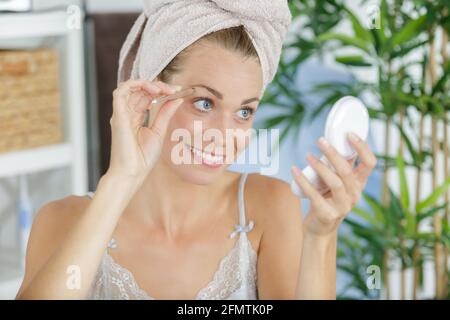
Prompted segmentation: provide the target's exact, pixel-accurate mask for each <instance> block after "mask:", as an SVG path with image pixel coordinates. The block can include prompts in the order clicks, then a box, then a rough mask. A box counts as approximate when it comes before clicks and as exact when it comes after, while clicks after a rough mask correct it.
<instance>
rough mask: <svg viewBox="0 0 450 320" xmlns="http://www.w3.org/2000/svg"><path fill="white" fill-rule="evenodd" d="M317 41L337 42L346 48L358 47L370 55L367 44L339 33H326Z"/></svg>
mask: <svg viewBox="0 0 450 320" xmlns="http://www.w3.org/2000/svg"><path fill="white" fill-rule="evenodd" d="M317 40H318V41H320V42H325V41H330V40H336V41H340V42H341V43H342V44H343V45H345V46H351V47H356V48H359V49H361V50H364V51H365V52H367V53H369V49H368V48H367V43H366V42H365V41H364V40H362V39H359V38H356V37H350V36H347V35H345V34H341V33H337V32H325V33H323V34H321V35H319V36H318V37H317Z"/></svg>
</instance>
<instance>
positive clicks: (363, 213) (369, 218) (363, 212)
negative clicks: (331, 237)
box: [352, 207, 379, 227]
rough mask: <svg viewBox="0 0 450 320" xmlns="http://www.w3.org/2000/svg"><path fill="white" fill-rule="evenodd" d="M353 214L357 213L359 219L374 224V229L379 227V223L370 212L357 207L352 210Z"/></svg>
mask: <svg viewBox="0 0 450 320" xmlns="http://www.w3.org/2000/svg"><path fill="white" fill-rule="evenodd" d="M352 212H353V213H355V214H356V215H357V216H358V217H360V218H362V219H364V220H366V221H367V222H369V223H370V224H372V225H373V226H374V227H377V226H378V225H379V221H377V219H375V217H374V216H373V215H372V214H370V212H368V211H366V210H364V209H362V208H359V207H355V208H353V209H352Z"/></svg>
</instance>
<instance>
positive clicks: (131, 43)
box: [118, 0, 292, 97]
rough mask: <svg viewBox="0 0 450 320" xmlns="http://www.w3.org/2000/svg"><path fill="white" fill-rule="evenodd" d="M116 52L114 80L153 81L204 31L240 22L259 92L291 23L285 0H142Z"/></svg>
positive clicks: (274, 67) (273, 67)
mask: <svg viewBox="0 0 450 320" xmlns="http://www.w3.org/2000/svg"><path fill="white" fill-rule="evenodd" d="M143 4H144V12H143V13H142V14H141V15H140V16H139V17H138V19H137V20H136V22H135V23H134V25H133V27H132V29H131V31H130V33H129V34H128V36H127V39H126V40H125V43H124V44H123V46H122V49H121V51H120V58H119V71H118V82H122V81H126V80H128V79H130V78H131V79H138V78H139V79H149V80H154V79H155V78H156V76H157V75H158V74H159V73H160V72H161V71H162V70H163V69H164V68H165V67H166V66H167V65H168V64H169V63H170V61H171V60H172V59H173V58H174V57H175V56H176V55H177V54H178V53H179V52H181V51H182V50H183V49H185V48H186V47H188V46H189V45H191V44H192V43H194V42H195V41H197V40H198V39H200V38H201V37H203V36H204V35H206V34H208V33H211V32H214V31H218V30H222V29H226V28H230V27H235V26H239V25H243V26H244V28H245V30H246V31H247V33H248V34H249V36H250V38H251V39H252V42H253V44H254V46H255V48H256V51H257V52H258V56H259V60H260V62H261V68H262V74H263V88H262V91H261V97H262V94H263V93H264V91H265V89H266V87H267V85H268V84H269V83H270V82H271V81H272V80H273V78H274V76H275V73H276V71H277V67H278V63H279V60H280V55H281V48H282V45H283V41H284V37H285V35H286V33H287V30H288V28H289V25H290V23H291V19H292V16H291V13H290V11H289V7H288V4H287V0H144V1H143Z"/></svg>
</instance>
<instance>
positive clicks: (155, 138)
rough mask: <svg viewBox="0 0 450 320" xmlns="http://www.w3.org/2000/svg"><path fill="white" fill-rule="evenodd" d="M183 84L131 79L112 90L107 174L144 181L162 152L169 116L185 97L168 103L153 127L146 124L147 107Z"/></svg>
mask: <svg viewBox="0 0 450 320" xmlns="http://www.w3.org/2000/svg"><path fill="white" fill-rule="evenodd" d="M179 90H180V87H177V86H171V85H168V84H166V83H164V82H161V81H155V82H151V81H148V80H128V81H125V82H122V83H121V84H119V86H118V87H117V89H115V90H114V92H113V115H112V117H111V120H110V124H111V131H112V132H111V135H112V144H111V158H110V165H109V169H108V173H110V174H113V175H119V176H123V177H127V178H131V179H136V181H139V182H141V181H143V180H144V179H145V177H146V176H147V174H148V173H149V172H150V170H151V169H152V168H153V166H154V165H155V163H156V161H157V160H158V158H159V156H160V154H161V148H162V145H163V141H164V137H165V135H166V131H167V127H168V124H169V121H170V119H171V118H172V116H173V114H174V113H175V111H176V110H177V109H178V107H179V106H180V105H181V104H182V103H183V99H182V98H180V99H176V100H169V101H167V102H165V103H164V104H163V105H162V106H161V107H160V109H159V111H158V113H157V114H156V117H155V120H154V121H153V123H152V125H151V127H144V126H143V123H144V117H145V112H146V110H149V109H150V108H151V107H152V105H151V101H152V100H153V99H154V98H156V97H159V96H161V95H169V94H173V93H175V92H177V91H179Z"/></svg>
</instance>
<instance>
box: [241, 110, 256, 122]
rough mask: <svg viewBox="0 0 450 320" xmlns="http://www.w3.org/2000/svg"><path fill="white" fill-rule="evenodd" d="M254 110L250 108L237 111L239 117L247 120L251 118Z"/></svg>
mask: <svg viewBox="0 0 450 320" xmlns="http://www.w3.org/2000/svg"><path fill="white" fill-rule="evenodd" d="M253 112H254V110H253V109H252V108H242V109H241V110H239V111H238V113H240V115H239V116H240V117H241V118H242V119H243V120H249V119H250V118H251V116H252V115H253Z"/></svg>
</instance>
